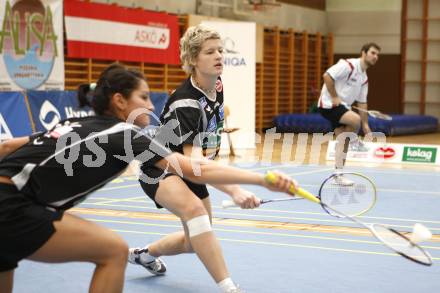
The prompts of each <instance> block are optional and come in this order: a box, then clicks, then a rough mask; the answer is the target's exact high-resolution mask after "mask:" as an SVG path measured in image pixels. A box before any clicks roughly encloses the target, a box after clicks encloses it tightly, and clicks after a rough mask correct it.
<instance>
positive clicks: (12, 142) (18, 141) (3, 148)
mask: <svg viewBox="0 0 440 293" xmlns="http://www.w3.org/2000/svg"><path fill="white" fill-rule="evenodd" d="M28 142H29V136H23V137H17V138H11V139H8V140H5V141H3V142H2V143H0V158H3V157H5V156H7V155H9V154H10V153H12V152H14V151H15V150H17V149H18V148H19V147H21V146H22V145H24V144H26V143H28Z"/></svg>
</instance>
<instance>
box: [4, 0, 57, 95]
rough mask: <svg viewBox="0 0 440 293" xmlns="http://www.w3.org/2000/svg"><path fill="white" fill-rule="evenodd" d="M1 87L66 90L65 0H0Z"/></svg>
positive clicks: (15, 89) (6, 88) (10, 89)
mask: <svg viewBox="0 0 440 293" xmlns="http://www.w3.org/2000/svg"><path fill="white" fill-rule="evenodd" d="M0 25H1V27H0V91H20V90H30V89H34V90H52V89H57V90H63V89H64V48H63V1H61V0H2V1H0Z"/></svg>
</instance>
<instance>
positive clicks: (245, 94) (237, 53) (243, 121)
mask: <svg viewBox="0 0 440 293" xmlns="http://www.w3.org/2000/svg"><path fill="white" fill-rule="evenodd" d="M202 24H204V25H206V26H208V27H211V28H213V29H215V30H216V31H218V32H219V33H220V35H221V37H222V39H223V45H224V58H225V60H224V70H223V75H222V81H223V87H224V99H225V105H226V106H228V107H229V110H230V116H229V117H228V118H227V119H228V126H229V127H239V128H240V130H239V131H236V132H234V133H232V134H231V137H232V140H233V141H234V146H235V147H236V148H246V149H247V148H255V82H256V81H255V46H256V24H255V23H254V22H236V21H231V22H214V21H203V22H202ZM224 147H227V143H222V148H224Z"/></svg>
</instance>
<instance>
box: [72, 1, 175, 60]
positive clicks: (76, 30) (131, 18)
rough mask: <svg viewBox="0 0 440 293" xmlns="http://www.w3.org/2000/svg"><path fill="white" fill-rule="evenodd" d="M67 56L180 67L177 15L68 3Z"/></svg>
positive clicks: (95, 4) (96, 4) (111, 6)
mask: <svg viewBox="0 0 440 293" xmlns="http://www.w3.org/2000/svg"><path fill="white" fill-rule="evenodd" d="M64 14H65V24H66V37H67V56H69V57H76V58H95V59H105V60H125V61H136V62H150V63H162V64H179V62H180V61H179V24H178V19H177V16H175V15H169V14H167V13H158V12H151V11H146V10H142V9H131V8H124V7H120V6H116V5H107V4H99V3H89V2H80V1H73V0H70V1H65V2H64Z"/></svg>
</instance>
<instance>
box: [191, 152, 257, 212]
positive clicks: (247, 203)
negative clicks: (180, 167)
mask: <svg viewBox="0 0 440 293" xmlns="http://www.w3.org/2000/svg"><path fill="white" fill-rule="evenodd" d="M183 154H184V155H185V156H186V157H190V158H197V159H204V157H203V155H202V148H201V147H198V146H194V145H190V144H186V145H184V146H183ZM211 185H212V186H213V187H214V188H216V189H218V190H220V191H222V192H224V193H226V194H227V195H229V196H230V197H231V199H232V200H233V202H234V203H235V204H237V205H239V206H240V207H241V208H242V209H249V208H250V209H253V208H256V207H258V206H259V205H260V199H259V198H257V197H256V196H255V195H254V194H253V193H251V192H249V191H247V190H245V189H243V188H241V187H240V186H239V185H238V184H211Z"/></svg>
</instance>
